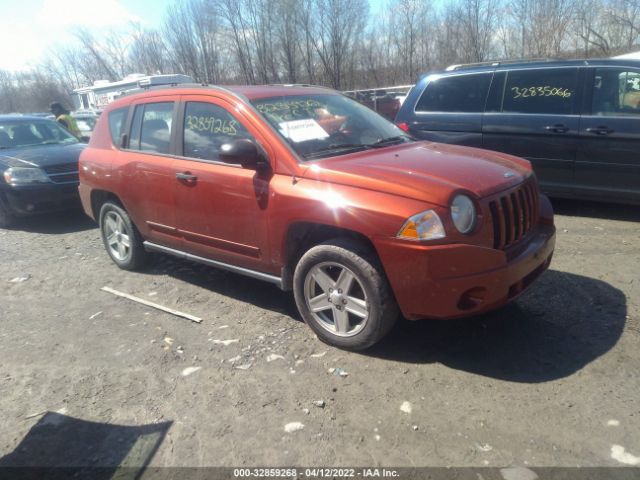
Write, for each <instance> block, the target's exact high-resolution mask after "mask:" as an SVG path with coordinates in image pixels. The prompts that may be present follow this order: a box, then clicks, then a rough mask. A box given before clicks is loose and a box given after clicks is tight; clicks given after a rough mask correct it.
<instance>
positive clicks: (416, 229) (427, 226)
mask: <svg viewBox="0 0 640 480" xmlns="http://www.w3.org/2000/svg"><path fill="white" fill-rule="evenodd" d="M396 236H397V237H398V238H405V239H407V240H436V239H438V238H444V237H445V236H446V235H445V233H444V226H443V225H442V221H441V220H440V217H439V216H438V214H437V213H436V212H434V211H433V210H427V211H426V212H422V213H418V214H416V215H413V216H412V217H410V218H409V219H408V220H407V221H406V222H404V225H403V226H402V228H401V229H400V231H399V232H398V234H397V235H396Z"/></svg>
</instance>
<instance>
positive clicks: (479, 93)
mask: <svg viewBox="0 0 640 480" xmlns="http://www.w3.org/2000/svg"><path fill="white" fill-rule="evenodd" d="M492 75H493V73H492V72H482V73H461V74H456V75H448V74H447V75H432V76H430V77H429V79H428V81H427V85H426V87H425V89H424V91H423V92H422V95H421V96H420V98H419V99H418V101H417V102H416V104H415V111H414V112H413V113H411V112H409V113H408V115H409V116H410V118H411V120H410V121H409V122H407V123H408V125H409V129H410V132H411V133H412V134H413V135H414V136H415V137H417V138H420V139H423V140H431V141H434V142H443V143H454V144H457V145H467V146H471V147H482V112H483V111H484V106H485V101H486V98H487V92H488V91H489V84H490V83H491V77H492ZM406 108H409V107H408V106H407V107H406Z"/></svg>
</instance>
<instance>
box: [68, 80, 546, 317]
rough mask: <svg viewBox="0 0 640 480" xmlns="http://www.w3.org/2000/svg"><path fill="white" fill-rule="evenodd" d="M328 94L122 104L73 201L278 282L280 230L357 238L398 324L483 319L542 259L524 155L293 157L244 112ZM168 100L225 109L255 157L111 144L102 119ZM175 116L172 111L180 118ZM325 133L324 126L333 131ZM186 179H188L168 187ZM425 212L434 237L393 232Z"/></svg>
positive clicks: (94, 148)
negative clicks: (120, 213)
mask: <svg viewBox="0 0 640 480" xmlns="http://www.w3.org/2000/svg"><path fill="white" fill-rule="evenodd" d="M296 95H297V96H303V95H338V94H337V93H335V92H332V91H329V90H326V89H322V88H311V87H228V88H225V89H223V88H214V87H210V88H202V87H201V88H196V87H181V86H177V87H173V88H167V89H163V90H157V91H156V90H149V91H146V92H143V93H140V94H134V95H130V96H126V97H124V98H122V99H120V100H117V101H115V102H114V103H112V104H110V105H109V106H108V107H107V109H106V110H105V111H104V112H103V113H102V116H101V118H100V120H99V121H98V124H97V127H96V129H95V131H94V133H93V135H92V137H91V141H90V144H89V147H88V148H87V149H85V151H84V152H83V153H82V156H81V158H80V182H81V184H80V197H81V200H82V203H83V206H84V209H85V211H86V213H87V214H88V215H90V216H92V217H93V218H96V217H97V215H98V213H99V212H97V211H95V208H94V205H95V203H96V199H99V198H103V197H105V196H108V197H110V198H117V200H118V201H119V202H121V203H122V205H123V206H124V208H125V209H126V210H127V212H128V213H129V214H130V216H131V218H132V219H133V222H134V224H135V225H136V227H137V229H138V230H139V231H140V233H141V235H142V237H143V238H144V239H145V240H147V241H149V242H152V243H154V244H157V245H162V246H165V247H168V248H171V249H175V250H179V251H183V252H187V253H189V254H192V255H196V256H198V257H202V258H207V259H211V260H214V261H216V262H223V263H225V264H229V265H235V266H237V267H240V268H243V269H249V270H251V271H255V272H260V273H262V274H265V275H270V276H273V277H275V278H281V279H282V286H283V287H284V288H286V287H287V285H288V284H290V282H287V281H286V278H287V275H290V272H291V271H292V270H293V269H294V268H295V265H292V264H291V261H292V257H291V255H290V252H291V251H292V250H295V245H291V244H290V243H289V242H291V241H292V239H291V236H290V232H291V231H292V229H295V228H296V227H297V226H300V225H315V226H318V227H331V228H333V229H335V230H336V231H344V232H350V233H354V234H357V235H358V236H359V237H363V238H366V239H367V240H368V242H370V244H371V245H372V246H373V247H374V248H375V252H376V254H377V255H378V257H379V259H380V261H381V263H382V266H383V269H384V272H385V274H386V276H387V278H388V280H389V283H390V285H391V287H392V290H393V293H394V295H395V298H396V300H397V302H398V305H399V306H400V309H401V311H402V313H403V314H404V316H405V317H407V318H409V319H417V318H424V317H428V318H438V319H446V318H456V317H460V316H464V315H472V314H476V313H480V312H484V311H487V310H491V309H493V308H496V307H498V306H500V305H503V304H505V303H507V302H508V301H510V300H512V299H513V298H515V297H517V296H518V295H519V294H521V293H522V292H523V291H524V290H525V289H526V288H527V287H528V286H529V285H530V284H531V283H532V281H533V280H535V278H536V277H537V276H538V275H540V274H541V273H542V272H543V271H544V270H545V269H546V268H547V267H548V266H549V262H550V260H551V256H552V254H553V249H554V242H555V228H554V226H553V212H552V210H551V207H550V204H549V202H548V200H546V198H545V197H543V196H542V195H540V194H539V192H538V188H537V184H536V181H535V177H534V175H533V173H532V170H531V166H530V165H529V163H528V162H527V161H525V160H522V159H520V158H516V157H512V156H509V155H505V154H500V153H495V152H488V151H483V150H478V149H471V148H465V147H457V146H452V145H441V144H434V143H427V142H411V143H405V144H401V145H391V146H388V147H384V148H380V149H375V150H366V151H360V152H354V153H347V154H343V155H339V156H333V157H329V158H322V159H317V160H311V161H303V160H302V159H301V158H300V157H299V156H298V155H297V154H296V153H295V152H294V151H293V150H292V148H291V147H290V146H289V145H287V143H286V141H285V139H284V138H283V136H282V135H281V134H280V133H279V132H278V131H276V130H275V129H274V128H273V127H272V126H271V125H269V123H268V122H267V121H266V120H265V118H264V117H263V116H262V115H261V114H260V113H259V112H258V111H257V110H256V109H255V108H254V107H253V106H252V104H251V101H252V100H256V99H261V98H271V97H279V96H282V97H290V96H296ZM155 102H173V103H174V105H175V113H174V116H173V122H178V123H177V124H178V125H180V124H181V123H180V122H182V120H183V118H184V104H185V103H186V102H199V103H210V104H212V105H216V106H219V107H221V108H223V109H225V110H227V111H229V112H230V113H231V114H232V115H233V116H234V117H235V119H236V120H237V121H238V122H240V124H241V125H242V126H244V128H245V129H246V130H247V131H248V132H249V133H250V134H251V136H252V137H253V138H254V139H255V140H256V143H257V144H258V145H259V146H260V148H261V149H262V150H263V151H264V152H265V154H266V156H267V158H268V161H269V168H268V169H265V170H255V169H247V168H241V167H239V166H238V165H229V164H224V163H222V162H215V161H203V160H200V159H194V158H187V157H185V156H183V155H182V151H181V150H180V148H182V147H181V145H182V139H181V137H180V135H181V131H175V129H174V131H173V132H172V136H171V149H170V151H169V152H168V153H166V154H154V153H149V152H144V151H133V150H131V149H127V148H121V145H114V143H118V141H119V140H118V141H115V142H114V141H112V136H111V134H110V130H109V121H108V119H109V115H110V113H111V112H113V111H114V110H118V109H122V108H126V107H132V108H131V109H130V110H129V111H128V113H127V116H126V118H127V120H126V124H127V125H130V124H132V122H133V120H132V118H133V116H134V115H133V108H135V106H138V105H142V104H146V103H155ZM181 115H182V116H181ZM332 128H333V127H332ZM180 175H192V176H194V177H197V181H194V182H189V181H188V180H187V181H185V180H184V179H183V180H180V178H179V176H180ZM460 193H463V194H465V195H468V196H469V197H470V198H472V199H473V201H474V204H475V207H476V210H477V219H476V224H475V228H474V229H473V231H472V232H471V233H469V234H462V233H460V232H459V231H458V230H457V229H456V227H455V226H454V223H453V220H452V217H451V214H450V205H451V202H452V199H453V198H454V197H455V196H456V195H457V194H460ZM426 210H433V211H435V212H436V213H437V214H438V216H439V217H440V219H441V220H442V223H443V227H444V230H445V232H446V237H445V238H440V239H436V240H424V241H411V240H407V239H401V238H398V237H397V234H398V232H399V231H400V229H401V227H402V226H403V224H404V223H405V221H407V219H408V218H409V217H411V216H412V215H416V214H418V213H420V212H424V211H426Z"/></svg>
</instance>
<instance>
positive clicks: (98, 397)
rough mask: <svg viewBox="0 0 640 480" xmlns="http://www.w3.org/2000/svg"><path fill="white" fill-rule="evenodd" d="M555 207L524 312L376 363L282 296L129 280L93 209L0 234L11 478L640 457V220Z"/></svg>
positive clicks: (2, 434) (184, 271) (411, 345)
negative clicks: (93, 469)
mask: <svg viewBox="0 0 640 480" xmlns="http://www.w3.org/2000/svg"><path fill="white" fill-rule="evenodd" d="M555 208H556V211H557V218H556V221H557V226H558V233H559V235H558V242H557V250H556V254H555V257H554V260H553V264H552V268H551V270H550V271H549V272H547V273H546V274H545V275H543V277H542V278H541V279H540V280H539V281H538V282H537V284H536V285H535V286H534V287H533V288H532V289H531V290H530V291H529V292H527V293H526V294H525V295H524V296H523V297H522V298H521V299H520V300H518V301H517V302H516V303H515V304H513V305H511V306H509V307H507V308H505V309H502V310H501V311H499V312H496V313H493V314H490V315H486V316H482V317H475V318H471V319H466V320H462V321H451V322H428V321H427V322H413V323H410V322H406V321H405V322H401V323H400V325H399V326H398V327H397V328H396V329H395V330H394V331H393V332H392V334H391V336H390V337H389V338H388V339H387V340H386V341H384V342H383V343H382V344H381V345H379V346H377V347H376V348H374V349H372V350H370V351H368V352H365V353H360V354H356V353H347V352H343V351H340V350H337V349H334V348H331V347H328V346H326V345H324V344H322V343H321V342H319V341H318V340H317V339H315V338H314V336H313V335H312V334H311V331H310V330H309V329H308V328H307V327H306V326H305V325H304V323H302V322H301V321H300V319H299V317H298V316H297V314H296V312H295V306H294V302H293V299H292V297H291V296H290V295H289V294H287V293H283V292H281V291H279V290H278V289H277V288H276V287H274V286H271V285H269V284H265V283H261V282H259V281H254V280H252V279H248V278H244V277H240V276H237V275H234V274H230V273H225V272H221V271H217V270H214V269H210V268H206V267H201V266H198V265H194V264H190V263H187V262H183V261H178V260H174V259H172V258H169V257H164V256H157V257H155V261H154V262H153V263H152V265H151V266H150V267H149V268H148V269H147V270H146V271H144V272H142V273H130V272H124V271H120V270H118V269H117V268H116V267H115V265H113V264H112V263H111V261H110V260H109V259H108V257H107V254H106V253H105V251H104V249H103V246H102V244H101V242H100V238H99V234H98V230H97V229H96V228H95V226H94V225H93V224H92V223H91V222H90V221H89V220H87V219H86V218H85V217H84V216H83V215H82V214H81V213H78V214H73V215H69V214H67V215H56V216H49V217H47V218H38V219H30V220H29V221H25V222H22V223H21V224H20V225H18V226H17V227H15V228H14V229H11V230H0V255H1V256H2V265H1V266H0V305H1V310H0V311H1V312H2V314H1V322H0V325H1V329H0V364H1V365H2V368H1V369H0V412H1V414H2V422H0V465H16V464H25V463H26V464H33V463H45V464H58V465H60V464H62V465H70V464H71V465H85V464H90V465H111V464H119V463H124V464H129V465H131V464H134V465H135V464H139V463H143V462H145V461H146V460H148V459H151V460H150V461H151V465H158V466H166V465H170V466H201V465H225V466H239V465H273V466H286V465H324V466H339V465H361V466H374V465H378V466H384V465H393V466H419V465H434V466H447V465H454V466H483V465H490V466H506V465H518V466H526V465H535V466H553V465H558V466H575V465H581V466H616V465H631V464H634V462H637V463H640V435H639V434H638V432H639V431H640V402H639V401H638V398H639V394H640V373H639V372H640V348H639V341H640V314H639V311H638V307H639V303H640V275H639V273H638V272H639V271H640V210H639V209H638V208H633V207H620V206H613V205H597V204H587V203H583V202H568V201H563V202H555ZM24 274H27V275H24ZM21 276H22V279H24V278H27V277H28V278H27V279H26V280H24V281H19V280H20V277H21ZM12 280H14V281H12ZM105 285H106V286H110V287H112V288H115V289H117V290H121V291H124V292H127V293H130V294H133V295H137V296H140V297H143V298H146V299H148V300H151V301H154V302H158V303H161V304H164V305H167V306H170V307H173V308H177V309H179V310H182V311H185V312H189V313H192V314H194V315H198V316H201V317H202V318H203V319H204V320H203V322H202V324H195V323H192V322H190V321H188V320H185V319H181V318H177V317H175V316H172V315H169V314H165V313H161V312H158V311H155V310H152V309H150V308H147V307H144V306H141V305H138V304H135V303H132V302H130V301H127V300H124V299H121V298H117V297H115V296H112V295H110V294H109V293H105V292H102V291H100V288H101V287H103V286H105ZM190 367H196V368H190ZM330 368H340V369H343V370H344V371H345V372H347V373H348V375H347V376H339V375H335V374H332V373H329V371H328V370H329V369H330ZM314 400H323V401H324V408H322V407H319V406H316V405H314V404H313V403H312V402H313V401H314ZM404 402H408V403H404ZM403 404H404V406H403ZM401 406H402V407H403V408H402V409H401ZM291 422H301V423H302V424H304V428H303V429H301V430H298V431H293V432H289V433H288V432H285V425H287V424H290V423H291ZM156 448H157V450H156ZM3 456H4V457H3Z"/></svg>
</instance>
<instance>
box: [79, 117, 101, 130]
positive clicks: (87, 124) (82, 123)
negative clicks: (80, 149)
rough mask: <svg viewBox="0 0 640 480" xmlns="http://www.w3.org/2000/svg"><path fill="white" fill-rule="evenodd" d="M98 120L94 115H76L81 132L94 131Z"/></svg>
mask: <svg viewBox="0 0 640 480" xmlns="http://www.w3.org/2000/svg"><path fill="white" fill-rule="evenodd" d="M96 120H97V119H96V118H94V117H76V123H77V124H78V130H80V131H81V132H92V131H93V129H94V128H95V126H96Z"/></svg>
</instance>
